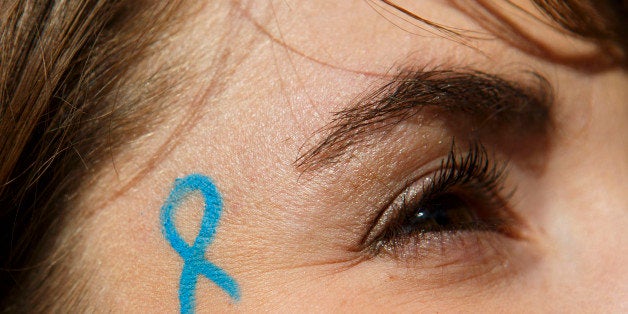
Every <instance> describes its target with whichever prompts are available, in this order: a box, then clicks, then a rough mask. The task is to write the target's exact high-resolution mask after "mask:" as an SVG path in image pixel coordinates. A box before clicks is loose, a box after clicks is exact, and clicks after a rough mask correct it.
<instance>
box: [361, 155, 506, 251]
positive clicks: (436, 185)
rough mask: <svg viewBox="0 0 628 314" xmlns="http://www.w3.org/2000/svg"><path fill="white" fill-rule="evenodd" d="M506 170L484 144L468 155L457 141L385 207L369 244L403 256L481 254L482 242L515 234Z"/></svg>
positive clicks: (368, 246)
mask: <svg viewBox="0 0 628 314" xmlns="http://www.w3.org/2000/svg"><path fill="white" fill-rule="evenodd" d="M505 171H506V168H505V167H504V166H501V165H499V164H498V163H495V162H492V161H491V160H490V159H489V156H488V154H487V152H486V149H484V147H483V146H482V145H481V144H474V145H470V148H469V150H468V152H467V153H465V154H459V153H457V149H456V147H455V145H453V144H452V147H451V150H450V153H449V155H448V156H447V157H446V158H444V160H443V161H442V163H441V166H440V168H439V169H438V170H437V171H435V172H434V173H433V175H431V176H428V177H426V178H424V179H420V180H417V181H416V182H414V183H412V184H410V185H409V186H408V187H407V188H406V189H405V190H404V191H403V192H401V193H400V194H399V195H398V196H397V197H396V198H395V199H394V200H393V201H392V202H391V203H390V204H389V206H388V207H387V208H386V209H384V210H383V211H382V212H381V214H380V216H379V217H378V218H377V219H376V221H375V223H374V224H373V227H372V228H371V230H370V232H369V234H368V235H367V236H365V242H364V245H365V248H367V251H368V252H370V253H371V254H373V255H381V254H384V253H386V254H388V255H391V256H393V257H394V258H397V259H402V260H403V259H410V258H412V257H418V258H425V257H427V256H433V254H431V253H434V252H439V254H441V256H440V257H439V259H440V260H441V261H442V262H443V263H448V262H450V261H451V260H453V259H459V258H460V256H467V257H469V256H470V255H471V254H469V253H470V251H471V250H473V252H472V253H473V254H474V257H481V256H478V255H482V252H480V251H478V250H479V249H481V247H480V246H479V245H478V244H481V243H487V241H489V240H490V241H492V240H493V239H495V238H496V237H507V238H514V237H516V230H517V225H518V223H517V222H518V218H517V217H516V215H514V214H513V213H512V212H511V211H510V210H508V206H507V200H508V196H509V194H504V193H503V190H504V189H503V180H502V178H503V177H504V175H505ZM454 257H455V258H454Z"/></svg>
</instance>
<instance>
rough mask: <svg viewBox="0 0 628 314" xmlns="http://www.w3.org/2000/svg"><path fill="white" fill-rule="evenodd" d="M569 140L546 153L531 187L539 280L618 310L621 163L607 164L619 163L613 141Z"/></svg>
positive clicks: (627, 199)
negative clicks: (539, 260) (540, 271)
mask: <svg viewBox="0 0 628 314" xmlns="http://www.w3.org/2000/svg"><path fill="white" fill-rule="evenodd" d="M570 144H571V145H564V146H562V147H558V148H557V149H556V150H555V151H554V152H553V153H552V154H551V156H550V157H549V159H548V160H547V162H548V163H549V164H550V166H549V167H547V169H548V170H547V172H545V173H544V174H543V176H542V177H541V178H539V187H538V189H536V193H539V194H540V195H539V196H540V199H541V202H540V204H539V205H540V206H541V207H542V208H541V209H540V210H539V212H540V213H541V216H540V218H539V220H537V221H535V220H534V218H532V219H531V221H532V222H533V223H538V224H539V225H538V226H539V229H538V230H540V233H539V235H540V237H539V241H541V243H542V245H543V246H544V247H545V250H544V252H545V253H544V255H545V257H544V259H543V260H544V265H543V267H544V268H543V272H545V274H544V275H543V276H546V279H545V280H544V281H545V282H546V283H547V284H549V286H550V287H553V289H552V290H554V293H555V294H556V296H557V297H558V296H561V297H562V298H563V300H571V302H576V304H582V305H583V306H586V307H587V308H589V307H591V309H592V310H596V311H597V310H599V309H600V308H599V307H596V306H602V308H607V307H608V308H609V309H618V308H621V307H622V306H625V304H626V301H624V300H625V299H626V297H625V296H626V295H628V284H627V283H628V266H626V265H628V258H627V257H628V249H627V247H628V245H627V242H628V241H626V239H627V237H628V236H627V234H628V233H626V232H625V229H626V228H628V219H627V217H628V216H627V215H626V214H627V213H628V193H626V187H628V185H627V184H626V179H625V178H626V176H627V175H628V174H627V173H626V167H623V166H620V167H615V168H614V167H609V164H612V163H618V160H617V159H616V158H617V156H618V152H617V149H616V148H615V147H613V146H612V145H603V144H601V143H600V142H597V143H596V140H594V139H592V138H585V139H584V140H583V141H581V142H576V141H573V142H572V143H570ZM626 160H628V158H627V159H626ZM622 162H623V161H619V164H621V163H622ZM547 281H552V282H547ZM622 304H624V305H622Z"/></svg>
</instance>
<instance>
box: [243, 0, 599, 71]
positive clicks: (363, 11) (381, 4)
mask: <svg viewBox="0 0 628 314" xmlns="http://www.w3.org/2000/svg"><path fill="white" fill-rule="evenodd" d="M240 9H241V10H242V13H243V14H244V16H245V17H247V18H248V19H249V20H250V21H251V22H252V23H254V25H255V26H256V27H257V28H258V29H259V30H260V31H262V32H263V33H264V34H266V35H267V36H268V37H269V38H270V39H272V40H273V41H274V42H275V43H278V44H281V45H282V46H285V47H286V48H288V49H290V50H292V51H293V52H296V53H297V54H301V55H304V56H307V57H309V58H310V59H312V60H314V61H317V62H319V63H321V64H324V65H329V66H335V67H340V68H344V69H350V70H355V71H367V72H377V73H383V72H387V71H389V70H390V69H391V67H394V66H399V63H400V62H406V63H407V62H412V63H416V64H420V65H422V66H427V67H430V66H459V65H461V64H465V65H468V64H469V63H470V62H473V63H480V65H482V66H485V67H486V66H490V65H491V64H494V63H500V62H501V61H512V59H513V54H524V55H526V56H529V57H530V58H529V59H545V60H543V61H549V62H552V63H555V62H558V63H562V62H564V63H574V62H578V60H582V61H583V62H586V60H590V58H591V57H592V56H595V55H597V54H599V53H601V51H600V47H598V46H597V45H595V44H593V43H591V42H585V41H583V40H580V39H577V38H575V37H573V36H570V35H567V33H566V31H565V30H564V29H561V28H560V27H558V26H557V25H556V23H554V22H553V21H551V20H550V19H549V18H548V17H546V16H544V15H543V14H542V13H541V12H540V11H539V10H538V9H537V8H536V7H535V5H534V4H533V3H532V1H529V0H517V1H503V2H495V3H493V2H486V3H485V2H482V1H480V2H459V1H387V0H383V1H379V0H378V1H374V0H369V1H362V0H356V1H300V0H288V1H269V2H266V1H251V2H247V3H246V5H243V6H241V7H240ZM540 56H541V58H539V57H540Z"/></svg>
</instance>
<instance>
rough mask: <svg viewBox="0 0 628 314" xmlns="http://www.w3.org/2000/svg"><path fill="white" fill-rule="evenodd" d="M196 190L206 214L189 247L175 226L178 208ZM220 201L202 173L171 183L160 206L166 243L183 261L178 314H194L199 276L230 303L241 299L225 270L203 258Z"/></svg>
mask: <svg viewBox="0 0 628 314" xmlns="http://www.w3.org/2000/svg"><path fill="white" fill-rule="evenodd" d="M195 191H199V192H200V193H201V194H202V195H203V198H204V199H205V211H204V212H203V218H202V220H201V230H199V233H198V236H197V237H196V239H195V240H194V244H192V245H191V246H190V245H189V244H188V243H187V242H185V240H183V238H182V237H181V234H179V232H178V231H177V228H176V227H175V225H174V215H175V213H176V210H177V208H178V207H179V206H180V205H181V203H182V202H183V201H184V200H185V198H186V197H187V196H188V195H189V194H191V193H192V192H195ZM221 211H222V199H221V197H220V193H219V192H218V189H216V186H215V185H214V184H213V183H212V181H211V180H210V179H209V178H208V177H206V176H204V175H201V174H191V175H188V176H187V177H185V178H182V179H176V180H175V181H174V187H173V188H172V191H171V192H170V195H169V196H168V199H167V200H166V202H165V203H164V205H163V206H162V207H161V215H160V219H161V225H162V228H163V229H162V231H163V234H164V236H165V237H166V240H168V242H170V245H171V246H172V248H173V249H174V250H175V251H177V253H179V255H181V258H183V270H182V271H181V280H180V282H179V302H180V303H181V313H193V312H194V294H195V291H196V283H197V281H198V277H199V276H201V275H202V276H205V277H207V278H208V279H209V280H211V281H213V282H214V283H215V284H216V285H218V287H220V288H221V289H222V290H224V291H225V292H226V293H227V294H228V295H229V296H230V297H231V298H232V299H233V300H235V301H238V300H239V299H240V290H239V288H238V284H237V283H236V282H235V280H234V279H233V278H232V277H231V276H229V274H227V273H226V272H225V271H224V270H222V269H220V268H219V267H218V266H216V265H214V264H213V263H211V262H210V261H208V260H206V259H205V250H206V249H207V246H208V245H209V244H210V243H211V242H212V240H213V237H214V234H215V233H216V228H217V227H218V223H219V221H220V213H221Z"/></svg>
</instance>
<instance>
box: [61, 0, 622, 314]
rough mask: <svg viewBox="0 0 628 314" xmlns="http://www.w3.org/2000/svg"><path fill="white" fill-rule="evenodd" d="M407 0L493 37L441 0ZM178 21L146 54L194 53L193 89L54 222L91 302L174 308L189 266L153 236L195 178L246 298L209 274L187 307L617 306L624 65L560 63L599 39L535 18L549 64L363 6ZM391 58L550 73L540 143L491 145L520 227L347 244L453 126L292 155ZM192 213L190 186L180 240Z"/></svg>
mask: <svg viewBox="0 0 628 314" xmlns="http://www.w3.org/2000/svg"><path fill="white" fill-rule="evenodd" d="M225 2H226V1H225ZM515 2H518V1H515ZM518 3H521V5H522V6H523V7H525V8H528V9H530V8H531V7H530V5H529V4H527V1H521V2H518ZM403 4H404V5H406V6H407V7H408V8H409V9H411V10H412V11H413V12H416V13H417V14H418V15H420V16H422V17H425V18H427V19H429V20H434V21H437V22H438V23H439V24H442V25H446V26H451V27H456V28H461V29H465V30H476V31H481V32H483V34H484V35H483V36H487V37H489V35H490V33H489V32H487V31H486V30H484V29H482V28H480V27H479V26H478V24H477V22H476V21H475V20H474V19H473V18H472V17H469V16H468V15H466V14H464V13H462V12H460V11H459V10H457V9H455V8H452V7H450V6H448V5H446V4H444V3H443V2H440V1H424V2H421V3H411V2H410V1H407V3H403ZM508 14H515V13H513V12H508ZM387 17H389V18H390V17H391V16H390V15H389V16H387ZM181 23H183V25H180V30H179V31H178V32H177V33H176V34H175V35H173V36H172V38H171V40H170V41H169V43H168V45H167V46H166V48H167V49H165V50H164V51H163V52H162V54H161V55H158V56H155V59H156V60H158V61H160V62H163V60H179V61H180V62H181V63H183V64H185V65H186V67H185V69H186V71H187V72H186V73H182V74H180V76H181V77H180V79H181V80H185V83H183V84H184V85H185V88H182V89H181V93H180V94H178V95H177V96H176V97H174V96H172V97H166V99H165V100H164V101H168V102H170V103H172V105H171V107H172V108H176V110H167V111H166V112H164V116H165V117H166V118H164V119H163V120H162V121H161V122H160V123H159V124H158V125H157V127H155V128H154V130H153V132H152V133H150V134H149V135H147V136H145V137H143V138H141V139H140V140H138V141H137V142H135V143H133V144H132V145H129V147H128V148H127V149H126V150H125V151H123V152H122V153H121V154H120V155H116V156H112V160H113V162H112V163H108V164H106V165H105V166H104V167H103V168H102V169H100V170H99V171H98V173H97V174H95V175H94V182H93V184H90V185H89V187H87V188H85V189H84V190H83V191H82V193H81V194H80V197H79V199H78V200H77V203H76V204H75V206H76V208H77V209H78V213H77V218H76V219H74V220H71V221H70V222H69V223H68V226H67V227H65V229H64V230H65V231H64V232H63V234H62V238H63V237H67V238H72V239H74V241H77V245H76V247H77V248H76V249H75V250H74V251H73V255H76V256H75V257H74V258H73V259H72V262H73V263H76V269H77V272H80V273H83V274H89V275H73V276H80V278H87V279H85V280H87V287H88V291H90V293H89V295H88V299H89V300H90V302H91V303H92V304H93V306H94V308H95V309H103V308H106V309H111V310H112V311H114V312H117V311H137V312H176V311H178V310H179V299H178V297H177V291H178V289H179V287H178V285H179V277H180V274H181V269H182V267H183V260H182V259H181V257H180V256H179V255H178V254H177V253H176V252H175V251H174V250H173V249H172V247H171V246H170V245H169V243H168V242H167V241H166V239H165V238H164V235H163V233H162V227H161V224H160V220H159V212H160V208H161V206H162V204H163V202H164V201H165V199H166V198H167V196H168V194H169V191H170V189H171V188H172V185H173V182H174V180H175V179H176V178H181V177H184V176H186V175H188V174H191V173H201V174H204V175H207V176H208V177H210V178H212V180H213V182H214V183H215V184H216V186H217V188H218V190H219V191H220V193H221V194H222V197H223V201H224V209H223V213H222V218H221V220H220V225H219V227H218V229H217V232H216V235H215V239H214V241H213V242H212V243H211V245H210V246H209V247H208V250H207V254H206V259H207V260H209V261H211V262H212V263H214V264H215V265H217V266H219V267H220V268H222V269H224V270H225V271H226V272H227V273H229V274H230V275H231V276H232V277H233V278H234V279H235V280H236V281H237V283H238V284H239V286H240V291H241V299H240V300H239V301H238V302H234V301H233V300H231V299H230V298H229V296H228V295H227V294H225V293H224V292H223V291H222V290H220V288H218V287H217V286H216V285H215V284H214V283H212V282H211V281H210V280H207V279H206V278H201V279H200V280H199V283H198V285H197V289H196V307H195V308H196V310H197V311H198V312H229V311H234V312H235V311H237V312H255V311H260V310H268V311H279V312H301V311H311V312H337V311H360V312H364V311H366V312H368V311H373V312H382V311H386V312H389V311H393V312H448V311H453V312H477V311H483V312H486V311H489V312H490V311H515V312H519V311H526V312H555V311H560V312H581V311H582V312H622V311H625V310H626V306H627V304H626V298H625V296H626V295H627V294H628V286H627V284H626V283H628V266H626V265H628V249H626V247H628V246H627V245H626V235H625V233H624V232H623V231H624V228H625V226H627V225H628V220H627V218H626V211H627V210H628V194H626V192H625V189H626V187H627V186H628V158H627V156H628V138H627V137H626V136H623V135H625V134H628V106H626V103H627V100H628V91H627V90H626V88H625V87H626V86H628V75H627V73H626V71H625V70H624V69H623V68H621V67H619V66H607V67H603V68H601V69H597V68H595V67H585V66H582V64H578V63H577V62H575V63H574V62H566V61H565V60H572V59H578V58H579V57H580V56H586V55H590V54H592V53H595V50H596V49H597V47H596V46H595V45H593V44H591V43H587V42H584V41H581V40H579V39H576V38H572V37H569V36H568V35H565V34H564V33H559V32H558V31H557V30H555V29H552V28H550V27H548V26H547V25H543V24H541V23H530V24H529V25H528V27H529V29H530V32H531V33H533V34H535V36H538V37H539V38H542V39H544V40H546V41H547V42H548V43H549V44H550V46H551V47H550V49H551V50H552V53H554V55H556V56H559V57H557V58H552V59H548V58H544V57H543V56H544V55H543V54H541V55H535V54H531V53H526V52H525V51H523V50H521V49H520V48H519V47H514V46H513V45H512V44H511V43H508V42H506V41H503V40H501V39H497V38H491V39H487V38H484V39H473V38H465V39H464V40H465V41H464V42H465V43H467V44H466V45H463V44H461V42H460V41H461V39H456V38H454V39H452V38H451V37H447V36H440V35H438V34H439V33H436V35H434V34H429V33H427V32H425V31H422V30H420V29H419V28H416V27H415V28H413V27H412V26H411V25H410V24H408V23H405V24H404V22H402V21H401V20H394V19H393V22H391V21H389V20H388V19H386V18H384V17H383V16H382V15H381V14H379V13H378V12H377V11H376V10H375V9H374V8H373V7H371V6H369V4H368V3H367V2H365V1H297V0H294V1H270V2H266V1H259V2H255V1H254V2H251V3H247V4H227V3H218V4H208V5H206V6H204V7H202V8H201V9H200V10H198V11H196V12H193V13H191V14H190V15H189V17H188V18H187V19H186V20H184V21H182V22H181ZM417 25H419V24H418V22H417ZM441 35H442V34H441ZM226 48H228V54H224V52H225V51H226ZM545 55H547V54H545ZM217 60H218V61H217ZM400 68H413V69H424V68H426V69H429V68H439V69H449V68H468V69H475V70H480V71H485V72H488V73H492V74H497V75H503V76H506V77H508V78H509V79H513V80H525V79H526V78H527V76H526V74H525V73H526V71H536V72H538V73H540V74H542V75H543V76H544V77H546V78H547V80H548V81H549V83H550V84H551V85H552V86H553V90H554V98H555V101H554V103H553V104H552V107H551V114H552V121H554V125H553V127H552V128H551V130H550V131H549V132H548V135H547V137H548V139H538V140H532V141H531V144H529V145H532V148H533V149H532V151H535V153H530V147H529V145H527V146H525V148H524V147H519V148H518V147H516V146H517V145H514V146H515V147H511V148H510V149H508V150H506V151H500V152H499V157H496V158H500V159H504V160H511V161H512V162H511V163H510V164H509V167H508V170H507V175H506V176H505V179H504V185H505V189H504V190H505V191H507V190H515V192H514V193H513V195H512V198H511V199H510V201H509V204H510V206H509V207H510V210H511V211H512V212H515V213H516V214H517V215H518V216H520V217H521V220H522V221H523V223H522V226H520V227H518V228H520V229H521V230H520V231H521V233H522V234H524V235H525V236H522V237H520V238H508V237H505V236H503V235H500V234H496V233H491V234H488V235H487V234H485V233H481V232H471V235H467V238H465V239H466V242H467V243H475V244H477V245H474V244H471V245H470V247H465V246H464V245H463V246H461V247H458V246H455V247H452V248H449V249H447V248H443V247H444V246H445V245H444V244H443V245H442V246H441V244H439V243H434V242H432V243H429V244H428V247H427V248H425V249H426V250H427V251H428V252H427V253H426V252H423V253H421V252H415V253H417V254H415V255H417V256H403V257H399V256H390V254H388V255H387V254H379V255H376V256H372V255H370V254H367V253H365V252H363V251H356V250H355V248H356V245H357V243H359V242H360V240H361V239H362V238H363V237H364V236H365V235H366V234H367V232H368V231H369V228H371V226H372V221H373V219H374V218H375V217H376V216H377V214H378V212H380V211H381V210H382V208H384V207H385V205H386V204H387V203H389V202H390V200H391V199H393V198H394V197H395V196H396V194H398V193H399V191H400V190H402V189H403V188H404V186H405V185H406V184H407V183H408V182H412V181H415V180H420V179H421V178H425V177H429V176H430V175H431V174H432V173H431V172H430V171H433V168H430V167H432V166H433V165H434V163H436V164H439V161H440V160H442V159H443V158H444V157H446V156H447V153H448V150H449V148H450V147H451V141H452V137H454V136H455V137H456V140H459V139H460V137H459V136H458V133H456V132H454V130H450V129H449V128H448V127H447V125H446V123H442V122H441V121H437V120H434V121H431V120H430V119H433V118H434V117H430V116H426V117H425V118H424V119H425V120H420V121H419V122H416V121H415V122H407V123H401V124H399V125H397V126H395V127H394V128H393V129H391V130H388V131H387V132H380V133H375V134H373V135H372V136H369V138H368V139H367V140H365V143H363V144H362V145H359V146H358V147H355V148H352V149H351V151H350V154H349V155H350V156H348V157H346V158H343V159H341V160H340V161H338V162H336V163H334V164H332V165H327V166H325V167H322V168H312V169H308V168H303V167H299V165H298V163H297V162H296V161H297V160H298V159H299V157H300V156H302V155H303V154H305V153H306V152H307V151H308V149H309V148H310V147H312V146H315V145H316V144H317V143H318V141H320V140H321V139H322V138H323V137H324V136H325V135H326V133H325V127H326V126H328V125H329V123H330V121H331V120H332V119H333V118H334V113H335V112H338V111H340V110H342V109H344V108H346V107H347V106H349V105H350V104H351V103H352V102H354V101H355V100H356V99H358V98H359V97H360V96H361V95H364V94H365V92H368V91H370V90H372V89H373V88H374V87H377V86H379V85H381V84H382V82H383V81H384V80H385V78H386V75H390V74H395V73H396V71H398V70H399V69H400ZM172 75H179V74H178V73H173V74H172ZM216 77H218V78H216ZM177 79H179V78H173V81H176V80H177ZM463 133H464V132H463ZM462 142H464V139H462ZM491 145H492V144H490V143H487V144H486V147H487V149H488V150H489V151H494V150H497V149H496V148H495V147H492V146H491ZM535 145H538V146H539V147H540V148H539V147H535ZM537 150H538V152H536V151H537ZM515 188H516V189H515ZM202 208H203V207H202V202H201V200H199V199H196V198H191V199H190V200H189V201H187V202H185V203H184V205H183V206H182V207H181V208H180V209H179V210H178V213H177V217H176V219H177V224H178V228H179V230H180V232H181V233H182V234H183V236H184V238H186V239H187V240H188V241H190V242H192V241H193V240H194V238H195V236H196V234H197V233H198V226H199V218H200V215H201V214H202ZM77 234H78V235H77ZM462 242H465V241H462ZM429 245H431V246H432V247H429ZM410 255H412V254H410ZM77 278H78V277H77Z"/></svg>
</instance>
